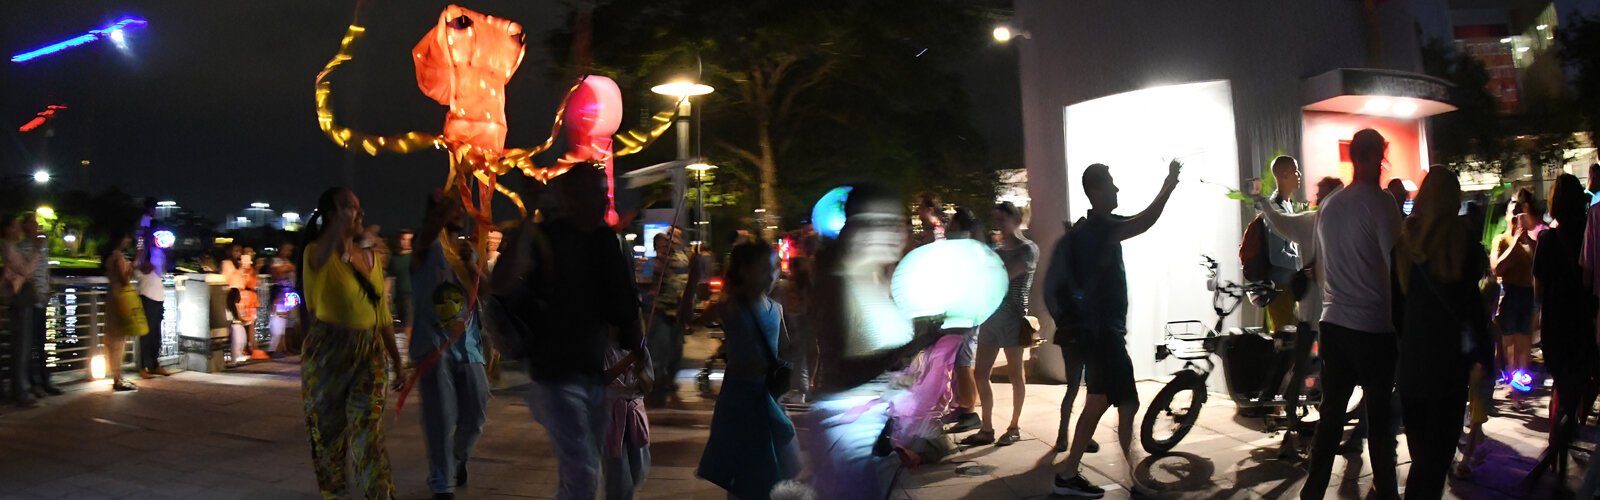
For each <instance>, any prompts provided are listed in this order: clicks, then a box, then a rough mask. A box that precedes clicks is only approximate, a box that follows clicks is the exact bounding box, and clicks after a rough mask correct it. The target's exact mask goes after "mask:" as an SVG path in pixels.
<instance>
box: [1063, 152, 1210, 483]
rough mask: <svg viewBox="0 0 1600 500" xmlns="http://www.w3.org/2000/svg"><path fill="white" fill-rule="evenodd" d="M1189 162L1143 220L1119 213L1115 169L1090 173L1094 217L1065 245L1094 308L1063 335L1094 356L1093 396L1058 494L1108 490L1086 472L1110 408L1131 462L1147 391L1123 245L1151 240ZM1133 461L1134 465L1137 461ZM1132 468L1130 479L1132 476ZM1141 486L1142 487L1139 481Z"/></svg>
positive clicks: (1174, 169) (1171, 168) (1088, 360)
mask: <svg viewBox="0 0 1600 500" xmlns="http://www.w3.org/2000/svg"><path fill="white" fill-rule="evenodd" d="M1182 169H1183V164H1182V163H1180V162H1179V161H1178V160H1173V161H1172V162H1171V163H1169V164H1168V165H1167V178H1166V181H1164V182H1163V183H1162V184H1161V191H1160V193H1158V194H1156V199H1155V200H1153V201H1151V202H1150V206H1149V207H1146V208H1145V209H1144V211H1142V212H1139V214H1138V215H1134V216H1132V217H1123V216H1120V215H1115V214H1112V213H1111V211H1112V210H1116V208H1117V191H1118V189H1117V185H1116V183H1114V182H1112V179H1111V169H1110V168H1109V167H1107V166H1105V165H1102V164H1099V163H1096V164H1093V165H1089V167H1088V168H1087V169H1085V170H1084V171H1083V182H1082V184H1083V192H1084V194H1085V195H1088V198H1089V205H1090V206H1091V208H1090V209H1089V215H1088V216H1087V217H1085V218H1084V219H1083V220H1082V222H1080V223H1079V224H1078V226H1077V227H1075V228H1073V230H1072V233H1071V234H1072V237H1071V238H1069V239H1065V240H1063V241H1062V242H1061V244H1070V245H1072V257H1073V259H1072V262H1070V263H1059V262H1058V263H1052V265H1063V264H1066V265H1070V266H1072V271H1071V272H1072V273H1073V275H1074V276H1077V277H1078V279H1080V280H1082V281H1080V283H1081V284H1082V286H1083V287H1084V289H1085V290H1092V291H1093V292H1092V293H1087V294H1086V295H1085V297H1086V298H1087V299H1088V300H1087V303H1085V304H1083V307H1081V308H1079V309H1078V310H1079V311H1081V317H1079V318H1075V319H1076V321H1073V322H1071V324H1068V325H1065V326H1064V327H1063V328H1062V330H1064V331H1063V332H1062V333H1064V334H1067V335H1071V336H1072V338H1074V339H1076V340H1077V342H1076V343H1077V344H1078V345H1079V346H1081V348H1082V349H1085V350H1087V351H1089V352H1088V354H1087V355H1086V356H1084V357H1083V359H1084V361H1085V369H1086V370H1085V375H1084V378H1085V379H1086V380H1085V381H1086V382H1087V384H1088V386H1089V390H1088V392H1089V397H1088V399H1087V400H1086V401H1085V403H1084V408H1083V414H1082V416H1081V417H1080V418H1079V419H1078V427H1077V429H1076V431H1075V433H1074V434H1073V437H1072V440H1071V451H1070V452H1069V453H1068V454H1067V460H1066V462H1065V463H1063V464H1062V467H1061V471H1062V472H1061V473H1060V474H1057V475H1056V478H1055V488H1054V493H1055V494H1056V495H1070V496H1080V497H1090V498H1099V497H1101V496H1104V495H1105V490H1103V489H1101V488H1100V487H1097V486H1095V485H1093V484H1089V482H1088V480H1086V479H1084V478H1083V476H1082V475H1081V474H1080V473H1079V471H1078V466H1079V464H1080V462H1081V461H1082V460H1083V454H1084V452H1086V451H1088V448H1089V443H1090V438H1092V437H1093V436H1094V430H1095V429H1096V428H1097V427H1099V426H1100V417H1101V416H1104V415H1105V411H1106V409H1107V408H1109V407H1111V406H1113V405H1115V406H1116V407H1117V441H1118V442H1119V444H1121V445H1122V454H1123V456H1124V457H1128V456H1129V453H1131V452H1132V447H1133V418H1134V416H1135V415H1136V414H1138V412H1139V393H1138V392H1137V390H1136V389H1135V387H1134V385H1133V360H1132V358H1129V357H1128V346H1127V338H1126V337H1127V335H1128V273H1127V268H1126V267H1124V263H1123V261H1122V241H1123V240H1126V239H1128V238H1132V237H1134V236H1138V235H1141V234H1144V232H1145V231H1148V230H1150V227H1151V226H1154V225H1155V223H1156V220H1157V219H1160V218H1161V212H1162V211H1163V210H1165V209H1166V206H1167V200H1169V199H1171V198H1172V191H1173V189H1175V188H1177V187H1178V172H1179V171H1180V170H1182ZM1130 463H1131V461H1130ZM1131 473H1132V472H1131V470H1130V474H1131ZM1133 484H1135V485H1137V484H1138V483H1137V482H1136V481H1135V482H1134V483H1133Z"/></svg>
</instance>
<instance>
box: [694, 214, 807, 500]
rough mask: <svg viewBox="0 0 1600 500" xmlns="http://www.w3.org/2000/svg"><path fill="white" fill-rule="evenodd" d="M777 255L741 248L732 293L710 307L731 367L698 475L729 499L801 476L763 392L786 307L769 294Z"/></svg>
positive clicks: (754, 244)
mask: <svg viewBox="0 0 1600 500" xmlns="http://www.w3.org/2000/svg"><path fill="white" fill-rule="evenodd" d="M777 260H778V259H777V253H776V252H775V251H773V249H772V247H771V246H769V245H767V244H766V243H764V242H761V241H759V240H751V241H746V242H743V243H740V244H739V245H737V246H735V247H734V249H733V255H732V258H731V259H730V261H729V266H728V270H729V273H728V287H729V293H728V294H727V297H726V299H725V300H724V301H723V302H721V303H718V304H716V305H715V306H713V309H714V310H715V311H716V312H717V313H719V314H720V315H721V317H722V325H723V330H724V331H725V332H726V334H727V340H726V342H725V343H724V348H725V349H726V352H727V357H728V364H727V370H726V373H725V374H724V376H723V381H722V393H721V394H720V395H719V396H718V397H717V408H716V412H715V413H713V414H712V417H711V438H710V439H709V440H708V441H707V442H706V449H705V453H704V454H703V455H702V456H701V458H700V468H699V470H698V472H697V475H698V476H700V477H701V478H704V479H705V480H707V481H711V482H712V483H715V484H716V485H717V486H721V487H722V488H723V489H725V490H727V491H728V497H729V498H742V499H746V500H750V499H760V498H768V497H769V496H770V495H771V493H772V489H773V487H774V486H776V485H777V484H778V483H779V482H780V481H783V480H785V479H790V478H793V477H795V475H796V474H798V473H799V470H800V467H799V463H800V454H799V448H798V447H797V446H796V444H795V440H794V437H795V430H794V423H792V422H790V420H789V416H788V415H787V414H785V413H784V411H783V408H781V407H779V406H778V401H777V399H775V397H774V395H773V394H772V393H771V392H770V391H769V390H768V385H767V374H768V372H769V368H771V367H772V363H774V362H776V360H777V356H776V354H774V353H776V352H778V338H779V335H780V333H781V330H782V328H783V307H782V306H779V305H778V303H777V302H776V301H773V300H772V299H771V298H770V297H768V295H769V294H770V293H771V292H772V287H773V285H774V284H775V283H776V282H777V280H778V261H777Z"/></svg>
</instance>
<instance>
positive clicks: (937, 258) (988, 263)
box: [889, 240, 1010, 328]
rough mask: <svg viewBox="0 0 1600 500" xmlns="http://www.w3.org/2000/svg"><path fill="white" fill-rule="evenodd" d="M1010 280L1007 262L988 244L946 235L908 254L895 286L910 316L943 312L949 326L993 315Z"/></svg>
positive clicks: (977, 322)
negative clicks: (945, 238)
mask: <svg viewBox="0 0 1600 500" xmlns="http://www.w3.org/2000/svg"><path fill="white" fill-rule="evenodd" d="M1009 284H1010V283H1009V280H1008V279H1007V275H1006V266H1005V264H1004V263H1002V262H1001V261H1000V256H999V255H995V253H994V251H993V250H990V249H989V246H988V245H984V244H983V243H979V242H978V241H977V240H942V241H937V242H934V243H929V244H927V245H923V246H920V247H917V249H916V250H912V251H911V253H908V254H906V256H905V258H904V259H901V260H900V264H899V265H897V266H896V267H895V270H894V278H893V280H892V281H890V285H889V286H890V289H891V290H893V292H894V301H895V304H896V305H898V306H899V307H900V311H901V312H902V313H904V314H905V315H906V317H909V318H924V317H933V316H943V317H944V320H945V321H944V326H945V327H946V328H964V327H971V326H977V325H980V324H983V322H984V321H985V320H987V319H989V316H990V315H992V314H994V312H995V310H996V309H999V308H1000V301H1001V300H1003V299H1005V295H1006V288H1007V286H1008V285H1009Z"/></svg>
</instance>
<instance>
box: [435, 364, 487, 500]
mask: <svg viewBox="0 0 1600 500" xmlns="http://www.w3.org/2000/svg"><path fill="white" fill-rule="evenodd" d="M420 382H421V383H420V384H418V385H419V387H420V388H421V389H422V435H423V438H424V440H425V441H426V442H427V443H428V488H430V489H432V490H433V492H434V493H451V492H454V491H455V489H456V479H457V478H456V469H457V468H460V467H462V466H464V465H465V464H466V463H467V459H469V458H471V457H472V448H473V447H475V446H477V444H478V438H479V437H481V436H483V424H484V422H486V421H487V420H488V416H487V414H486V413H485V411H484V409H485V407H487V405H488V404H489V379H488V377H487V376H485V375H484V373H483V365H482V364H478V363H472V362H461V361H455V360H451V359H450V358H449V357H448V356H446V357H442V358H440V359H439V364H438V366H435V367H434V369H433V370H432V371H429V372H428V373H426V374H424V375H423V376H422V379H421V380H420Z"/></svg>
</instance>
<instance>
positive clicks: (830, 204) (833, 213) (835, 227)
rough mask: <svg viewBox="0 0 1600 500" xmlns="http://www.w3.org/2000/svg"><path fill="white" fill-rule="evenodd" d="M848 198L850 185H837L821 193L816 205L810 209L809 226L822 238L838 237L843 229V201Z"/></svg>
mask: <svg viewBox="0 0 1600 500" xmlns="http://www.w3.org/2000/svg"><path fill="white" fill-rule="evenodd" d="M849 198H850V186H839V187H836V188H833V190H832V191H828V194H825V195H822V199H819V200H817V206H816V207H814V208H812V209H811V227H813V228H816V230H817V234H821V235H822V236H823V237H824V238H838V237H839V231H841V230H843V229H844V202H845V200H847V199H849Z"/></svg>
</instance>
